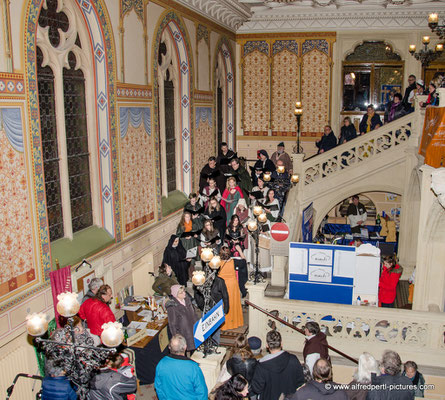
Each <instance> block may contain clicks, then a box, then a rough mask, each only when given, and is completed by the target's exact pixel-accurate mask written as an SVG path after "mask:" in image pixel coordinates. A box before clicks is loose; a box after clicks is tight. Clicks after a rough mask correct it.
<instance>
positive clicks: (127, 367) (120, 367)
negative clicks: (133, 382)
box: [108, 353, 136, 400]
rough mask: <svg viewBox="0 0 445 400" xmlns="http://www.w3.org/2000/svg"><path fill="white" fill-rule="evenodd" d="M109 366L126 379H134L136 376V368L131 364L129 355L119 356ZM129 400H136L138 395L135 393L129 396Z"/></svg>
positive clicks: (122, 354)
mask: <svg viewBox="0 0 445 400" xmlns="http://www.w3.org/2000/svg"><path fill="white" fill-rule="evenodd" d="M108 365H109V367H110V369H112V370H113V371H117V372H119V373H120V374H122V375H123V376H125V377H126V378H132V377H133V376H134V367H133V365H131V364H130V362H129V360H128V355H127V354H125V353H121V354H119V355H117V356H116V357H115V358H114V359H113V360H111V361H110V362H109V364H108ZM127 400H136V395H135V394H133V393H131V394H127Z"/></svg>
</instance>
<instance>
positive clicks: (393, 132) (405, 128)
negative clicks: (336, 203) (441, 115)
mask: <svg viewBox="0 0 445 400" xmlns="http://www.w3.org/2000/svg"><path fill="white" fill-rule="evenodd" d="M416 115H417V114H415V113H413V114H409V115H407V116H405V117H403V118H400V119H398V120H396V121H394V122H392V123H390V124H387V125H384V126H382V127H380V128H379V129H376V130H375V131H372V132H369V133H367V134H365V135H363V136H359V137H357V138H356V139H353V140H351V141H349V142H346V143H344V144H342V145H340V146H337V147H335V148H334V149H332V150H329V151H327V152H326V153H323V154H319V155H317V156H313V157H311V158H310V159H308V160H306V161H304V162H303V174H302V182H304V185H305V186H306V185H311V184H313V183H316V182H320V181H321V180H322V179H324V178H327V177H330V176H332V175H334V174H336V173H338V172H340V171H343V170H345V169H349V168H354V167H357V165H359V164H361V163H364V162H370V161H372V160H373V159H374V158H375V157H378V156H380V155H381V154H383V153H386V152H389V151H391V150H393V149H394V148H396V147H398V146H400V145H401V144H406V143H407V142H408V139H409V137H410V136H411V134H412V133H413V125H414V118H415V117H416ZM415 134H416V135H418V134H419V132H416V133H415Z"/></svg>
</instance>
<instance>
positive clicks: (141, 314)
mask: <svg viewBox="0 0 445 400" xmlns="http://www.w3.org/2000/svg"><path fill="white" fill-rule="evenodd" d="M138 315H139V316H140V317H147V316H150V317H151V315H152V313H151V311H150V310H142V311H141V312H139V313H138Z"/></svg>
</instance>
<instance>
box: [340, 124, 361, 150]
mask: <svg viewBox="0 0 445 400" xmlns="http://www.w3.org/2000/svg"><path fill="white" fill-rule="evenodd" d="M356 137H357V130H356V129H355V126H354V125H352V124H349V125H348V126H346V125H344V126H342V127H341V130H340V137H339V138H338V144H339V145H340V144H343V143H346V142H349V141H350V140H352V139H355V138H356Z"/></svg>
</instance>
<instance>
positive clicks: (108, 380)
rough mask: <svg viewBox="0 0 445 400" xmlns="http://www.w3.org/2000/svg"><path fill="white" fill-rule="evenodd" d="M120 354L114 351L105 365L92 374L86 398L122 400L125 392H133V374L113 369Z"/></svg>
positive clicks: (134, 381) (134, 389)
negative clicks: (129, 374)
mask: <svg viewBox="0 0 445 400" xmlns="http://www.w3.org/2000/svg"><path fill="white" fill-rule="evenodd" d="M118 357H120V355H119V354H118V353H115V354H114V355H112V356H111V358H110V359H109V360H108V361H107V366H106V367H105V368H102V369H101V370H100V371H99V373H98V374H96V375H94V377H93V379H92V380H91V382H90V391H89V393H88V396H89V397H88V399H90V400H122V399H125V398H126V397H127V396H126V395H127V394H131V393H135V392H136V389H137V381H136V377H135V376H128V375H127V374H124V373H121V372H118V371H115V370H114V369H115V368H116V367H117V364H118V361H117V360H118Z"/></svg>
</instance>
